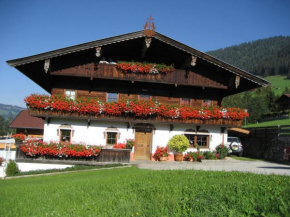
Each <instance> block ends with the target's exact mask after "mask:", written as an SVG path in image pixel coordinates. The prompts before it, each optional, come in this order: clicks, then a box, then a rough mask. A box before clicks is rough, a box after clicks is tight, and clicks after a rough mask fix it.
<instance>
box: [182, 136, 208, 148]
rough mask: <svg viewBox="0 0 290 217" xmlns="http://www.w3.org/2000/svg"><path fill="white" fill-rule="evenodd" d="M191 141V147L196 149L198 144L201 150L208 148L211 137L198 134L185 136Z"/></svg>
mask: <svg viewBox="0 0 290 217" xmlns="http://www.w3.org/2000/svg"><path fill="white" fill-rule="evenodd" d="M184 135H185V136H186V137H187V139H188V140H189V147H196V144H197V145H198V146H199V147H200V148H208V145H209V135H197V134H184Z"/></svg>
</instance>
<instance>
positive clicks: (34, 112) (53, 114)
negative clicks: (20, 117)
mask: <svg viewBox="0 0 290 217" xmlns="http://www.w3.org/2000/svg"><path fill="white" fill-rule="evenodd" d="M29 114H30V115H31V116H34V117H48V118H68V119H87V120H105V121H114V122H127V123H128V122H129V123H151V124H156V123H163V124H174V123H179V124H196V125H214V126H223V127H241V126H242V120H231V119H208V120H201V119H185V120H182V119H165V118H162V117H158V116H157V117H149V118H143V119H142V118H140V117H134V116H120V117H115V116H105V115H98V116H90V115H81V114H78V113H64V112H57V111H44V110H38V109H31V108H29Z"/></svg>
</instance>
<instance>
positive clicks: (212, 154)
mask: <svg viewBox="0 0 290 217" xmlns="http://www.w3.org/2000/svg"><path fill="white" fill-rule="evenodd" d="M215 154H216V152H215V151H213V152H211V151H205V152H203V156H204V159H207V160H214V159H215Z"/></svg>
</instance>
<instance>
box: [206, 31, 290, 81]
mask: <svg viewBox="0 0 290 217" xmlns="http://www.w3.org/2000/svg"><path fill="white" fill-rule="evenodd" d="M207 53H208V54H209V55H211V56H213V57H216V58H218V59H220V60H223V61H225V62H227V63H229V64H232V65H234V66H236V67H238V68H240V69H243V70H246V71H248V72H251V73H253V74H255V75H259V76H271V75H278V74H280V75H289V76H288V78H289V77H290V36H287V37H284V36H276V37H271V38H267V39H260V40H257V41H252V42H247V43H243V44H240V45H235V46H231V47H228V48H224V49H218V50H215V51H209V52H207Z"/></svg>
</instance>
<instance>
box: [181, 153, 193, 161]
mask: <svg viewBox="0 0 290 217" xmlns="http://www.w3.org/2000/svg"><path fill="white" fill-rule="evenodd" d="M183 159H184V161H191V159H192V158H191V156H190V155H189V154H185V155H184V156H183Z"/></svg>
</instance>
